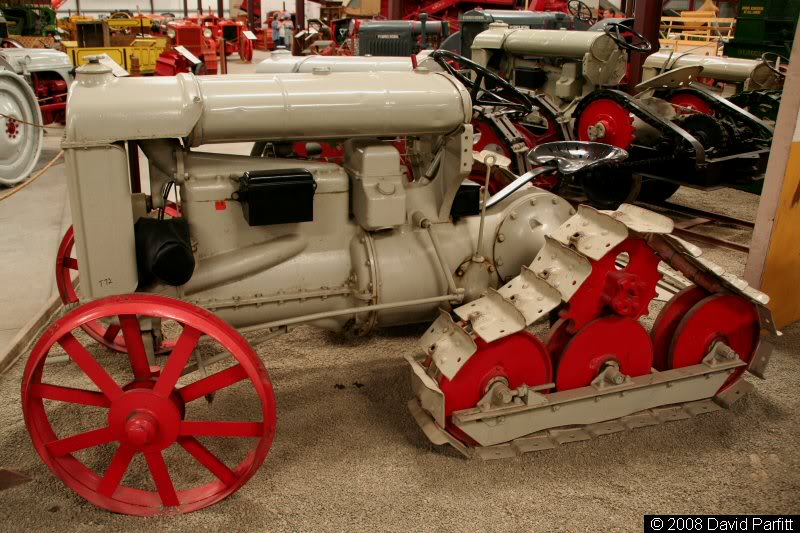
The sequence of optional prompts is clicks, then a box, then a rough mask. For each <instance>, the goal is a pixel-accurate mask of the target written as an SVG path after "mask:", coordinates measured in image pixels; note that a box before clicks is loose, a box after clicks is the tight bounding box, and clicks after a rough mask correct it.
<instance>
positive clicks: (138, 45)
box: [65, 37, 167, 74]
mask: <svg viewBox="0 0 800 533" xmlns="http://www.w3.org/2000/svg"><path fill="white" fill-rule="evenodd" d="M71 44H72V45H73V46H70V45H71ZM76 44H77V43H74V42H71V43H65V48H66V52H67V55H68V56H69V59H70V61H72V64H73V65H75V66H76V67H77V66H80V65H85V64H86V63H88V62H89V60H88V59H87V58H88V57H90V56H96V55H100V54H107V55H108V57H110V58H111V59H113V60H114V61H116V62H117V63H118V64H119V65H120V66H122V68H124V69H125V70H127V71H130V69H131V58H132V57H133V56H136V57H138V58H139V68H140V70H141V72H142V74H153V73H155V71H156V61H157V60H158V56H160V55H161V52H163V51H164V50H165V49H166V48H167V39H166V38H161V37H159V38H154V39H136V40H135V41H133V43H132V44H131V46H108V47H96V48H78V47H77V46H76Z"/></svg>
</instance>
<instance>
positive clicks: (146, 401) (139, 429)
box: [108, 388, 183, 451]
mask: <svg viewBox="0 0 800 533" xmlns="http://www.w3.org/2000/svg"><path fill="white" fill-rule="evenodd" d="M182 419H183V416H182V414H181V409H179V408H178V406H177V405H175V402H174V400H173V399H172V398H171V397H163V396H158V395H157V394H156V393H154V392H153V391H152V390H150V389H143V388H136V389H132V390H129V391H127V392H125V393H124V394H122V395H121V396H120V397H119V398H118V399H117V400H115V401H114V402H113V403H112V404H111V409H110V410H109V413H108V425H109V427H111V429H112V431H114V433H115V434H116V435H117V438H118V440H119V441H120V442H121V443H124V444H128V445H130V446H132V447H133V448H134V449H136V450H139V451H145V450H147V451H150V450H163V449H165V448H168V447H169V446H171V445H172V444H173V443H174V442H175V441H176V440H177V439H178V432H179V430H180V425H181V421H182Z"/></svg>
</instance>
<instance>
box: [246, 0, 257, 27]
mask: <svg viewBox="0 0 800 533" xmlns="http://www.w3.org/2000/svg"><path fill="white" fill-rule="evenodd" d="M255 4H256V3H255V1H254V0H247V29H248V30H250V31H252V32H254V31H256V23H255V13H253V11H255V9H256V5H255Z"/></svg>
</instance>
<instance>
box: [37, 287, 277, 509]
mask: <svg viewBox="0 0 800 533" xmlns="http://www.w3.org/2000/svg"><path fill="white" fill-rule="evenodd" d="M109 307H111V308H113V311H112V312H113V314H118V315H122V316H130V315H146V316H157V317H159V318H162V319H169V320H175V321H176V322H179V323H181V324H182V325H184V330H183V331H182V334H181V339H180V340H179V341H178V343H177V345H176V347H175V350H174V351H173V354H172V355H171V356H170V358H169V359H168V360H167V361H166V363H165V365H164V367H163V369H162V371H161V373H160V374H159V375H158V376H157V377H156V376H152V377H149V378H148V379H149V380H150V381H153V378H155V385H154V386H153V387H152V389H147V390H145V389H144V388H141V387H133V388H131V389H128V390H123V388H122V387H123V386H124V384H123V383H119V382H118V380H115V379H114V378H112V377H110V376H109V374H108V372H107V371H105V370H104V372H105V375H106V376H107V377H108V379H111V380H112V381H113V383H114V385H116V386H117V387H118V388H119V392H114V391H115V389H114V386H113V385H112V384H111V383H108V382H107V381H104V380H105V378H103V377H102V374H99V373H97V371H96V369H93V367H92V363H91V361H87V360H86V359H85V355H86V354H88V352H86V354H81V350H80V349H78V348H76V347H75V346H74V344H72V343H73V341H74V340H75V338H74V337H73V336H72V334H71V331H73V330H75V329H77V328H78V327H79V326H80V324H81V323H83V322H88V321H92V320H98V319H99V318H101V317H104V316H108V315H109V313H110V312H109V310H108V309H109ZM129 323H130V322H129V321H126V324H129ZM135 324H136V328H137V330H138V322H135ZM126 327H127V326H126ZM202 335H207V336H209V337H211V338H213V339H214V340H215V341H216V342H217V343H218V344H220V345H221V346H222V347H223V348H224V349H225V350H226V351H228V352H229V353H230V355H231V356H232V357H233V358H234V359H235V360H236V362H237V364H236V365H234V366H233V367H230V368H228V369H226V370H223V371H220V372H216V373H214V374H211V375H210V376H207V377H205V378H202V379H200V380H198V381H196V382H194V383H192V384H190V385H185V386H183V387H177V386H176V385H172V386H169V382H170V381H171V380H172V379H173V378H174V379H175V381H177V380H178V379H179V377H180V374H177V376H176V375H175V373H176V372H180V371H182V370H183V368H184V367H185V365H186V363H187V362H188V361H189V358H190V356H191V353H193V350H194V348H195V347H196V340H194V343H192V340H193V339H194V338H195V336H196V339H199V338H200V337H201V336H202ZM70 337H71V339H70ZM75 342H78V341H75ZM57 343H58V344H61V345H62V347H63V346H64V344H62V343H66V344H67V345H68V346H69V348H70V349H67V348H66V347H65V350H66V351H67V352H68V354H69V356H70V359H71V360H72V361H73V362H75V363H76V364H77V365H78V367H79V368H80V369H81V371H82V372H83V373H84V374H85V375H86V376H87V377H89V378H90V379H91V380H92V381H94V382H95V383H98V381H99V382H100V384H102V385H104V386H100V385H98V388H99V389H100V390H101V392H99V393H93V392H92V391H90V392H89V393H88V394H83V393H73V392H70V391H64V390H59V389H54V388H53V387H60V386H58V385H52V384H43V383H42V382H41V378H42V372H43V370H44V362H45V359H46V357H47V354H48V353H49V351H50V349H51V348H52V347H53V346H54V345H55V344H57ZM84 350H85V349H84ZM187 350H188V353H187ZM133 352H134V353H135V354H136V353H138V354H139V355H138V356H137V355H131V356H130V357H131V361H132V363H131V366H132V367H133V368H136V367H138V368H139V372H142V371H143V367H142V359H141V357H142V355H143V347H142V346H140V347H139V348H138V349H135V350H133ZM76 354H77V355H76ZM88 355H89V357H90V358H91V360H92V361H95V359H94V357H93V356H91V354H88ZM171 361H174V363H173V364H172V365H170V362H171ZM181 362H182V363H181ZM98 366H99V365H98ZM87 368H88V369H89V370H88V371H87ZM101 368H102V366H101ZM176 369H177V370H176ZM231 369H236V370H235V371H231ZM136 372H137V371H136V370H134V373H136ZM164 376H168V377H169V379H168V380H167V381H165V382H164V385H163V386H161V387H159V385H158V383H159V382H160V381H161V380H162V378H164ZM138 377H141V376H138ZM138 377H137V378H135V379H134V381H135V382H137V383H143V382H144V381H142V380H140V379H138ZM244 380H249V382H250V385H252V387H253V388H254V389H255V391H256V393H257V394H258V398H259V402H260V406H261V411H262V420H261V421H258V422H252V421H249V422H242V423H239V422H230V423H229V424H234V425H225V424H226V423H227V422H226V423H223V422H221V421H211V422H199V421H195V420H185V419H184V418H181V419H180V421H179V426H178V427H177V428H175V436H174V437H173V436H170V435H171V434H170V433H169V432H170V431H172V430H171V429H169V428H168V427H167V426H166V425H164V426H163V427H162V426H161V425H158V430H159V431H160V432H161V433H159V437H158V438H162V439H166V440H163V441H157V442H152V439H151V441H148V442H147V443H145V444H144V445H143V447H142V446H139V445H135V444H132V441H131V438H132V437H131V436H130V435H131V431H130V429H129V428H128V425H129V423H130V421H131V420H136V421H138V419H139V417H140V411H142V410H141V409H139V410H137V411H136V412H133V411H131V412H132V413H133V414H131V416H130V417H127V418H124V424H123V428H124V431H125V432H126V433H125V434H124V436H122V437H121V436H120V435H121V434H120V432H119V431H120V428H119V424H118V420H115V418H116V419H119V416H118V413H117V412H115V409H117V410H118V411H119V412H120V413H123V414H124V413H126V412H127V411H126V409H128V406H127V405H125V404H120V403H119V402H122V401H123V400H124V401H126V402H127V403H131V402H134V403H135V402H139V403H143V399H144V398H145V397H147V398H151V397H154V396H159V397H162V396H163V395H164V391H165V390H167V391H168V392H167V396H166V399H164V397H162V398H161V399H162V400H163V402H166V403H165V405H168V404H169V402H167V400H169V401H170V402H171V401H172V392H169V391H173V392H174V391H177V392H176V393H177V394H179V395H180V396H181V397H182V398H183V401H184V403H185V404H188V403H190V402H192V401H195V400H197V399H198V398H201V397H203V396H205V394H204V392H205V391H206V390H208V392H215V391H218V390H222V389H224V388H226V387H228V386H231V385H233V384H235V383H239V382H240V381H244ZM196 383H201V385H195V384H196ZM43 385H44V386H43ZM129 385H130V384H129ZM187 387H194V388H190V389H189V391H186V390H185V389H187ZM62 389H63V387H62ZM72 390H73V391H74V390H75V389H72ZM106 390H108V391H112V392H110V393H106V392H103V391H106ZM64 394H72V395H73V396H72V398H73V401H67V400H64V399H63V398H64V396H63V395H64ZM54 396H57V397H55V398H54ZM58 396H60V397H58ZM132 397H133V400H132V399H131V398H132ZM45 399H48V400H60V401H61V402H62V403H70V404H83V405H95V406H101V407H103V406H104V405H106V404H107V405H109V407H108V418H109V421H108V424H107V425H106V426H105V429H103V428H98V430H92V431H88V432H86V431H84V432H81V433H78V434H76V435H77V436H78V437H79V440H81V444H80V446H81V448H79V449H74V450H71V448H72V447H73V446H76V445H78V444H76V442H77V441H76V435H69V436H61V437H59V436H58V435H56V432H55V430H54V429H53V426H52V424H51V420H50V417H49V416H48V414H47V411H46V408H45V406H44V400H45ZM153 401H155V400H153ZM86 402H94V403H86ZM22 403H23V413H24V416H25V423H26V426H27V428H28V431H29V433H30V435H31V440H32V441H33V444H34V447H35V448H36V451H37V453H38V454H39V456H40V457H41V458H42V460H43V461H44V462H45V464H47V466H48V467H49V468H50V469H51V471H53V473H55V474H56V475H57V476H58V477H59V478H60V479H61V480H62V481H63V482H64V483H65V484H66V485H67V486H69V487H70V488H71V489H72V490H74V491H75V492H77V493H78V494H80V495H81V496H82V497H84V498H85V499H87V500H88V501H90V502H91V503H93V504H94V505H97V506H99V507H102V508H105V509H108V510H110V511H114V512H119V513H125V514H134V515H142V516H151V515H158V514H164V513H174V512H191V511H195V510H198V509H202V508H204V507H207V506H208V505H211V504H213V503H216V502H217V501H219V500H221V499H223V498H225V497H227V496H229V495H230V494H232V493H234V492H236V491H237V490H238V489H239V488H241V487H242V486H243V485H244V484H245V483H246V482H247V480H248V479H249V478H250V477H252V475H253V474H254V473H255V472H256V471H257V470H258V468H259V467H260V465H261V464H262V463H263V461H264V460H265V459H266V456H267V454H268V452H269V449H270V447H271V445H272V441H273V438H274V434H275V419H276V418H275V400H274V393H273V390H272V384H271V382H270V380H269V375H268V374H267V371H266V368H265V367H264V365H263V363H262V362H261V360H260V359H259V358H258V357H257V355H256V354H255V352H254V351H253V349H252V347H250V345H249V344H248V343H247V341H246V340H245V339H244V338H243V337H242V336H241V335H240V334H239V333H238V332H237V331H236V330H235V329H233V328H232V327H231V326H229V325H228V324H227V323H225V322H224V321H223V320H221V319H220V318H218V317H217V316H215V315H213V314H212V313H210V312H208V311H205V310H204V309H201V308H199V307H196V306H194V305H191V304H188V303H185V302H181V301H179V300H174V299H171V298H166V297H163V296H155V295H129V296H114V297H109V298H104V299H101V300H97V301H94V302H91V303H89V304H86V305H84V306H81V307H79V308H77V309H75V310H74V311H72V312H71V313H69V314H67V315H65V316H64V317H63V318H61V319H60V320H58V321H57V322H55V323H54V324H53V325H52V326H51V327H50V328H48V329H47V331H46V332H45V333H44V334H43V335H42V337H41V338H40V340H39V341H38V342H37V344H36V346H35V347H34V349H33V351H32V352H31V357H30V359H29V361H28V364H27V366H26V368H25V374H24V377H23V382H22ZM117 406H120V407H119V408H118V407H117ZM137 409H138V408H137ZM151 414H152V413H151ZM170 416H171V417H172V419H174V417H175V414H174V413H172V412H171V411H170V409H166V411H165V413H164V414H163V415H162V414H157V420H156V422H157V424H161V423H162V422H165V421H169V420H168V419H170ZM183 416H184V415H183V414H181V417H183ZM159 417H160V418H159ZM162 419H163V420H162ZM212 426H213V427H212ZM101 429H103V431H100V430H101ZM212 431H216V432H217V433H209V432H212ZM225 432H229V433H230V432H233V433H235V435H234V434H229V433H225ZM164 435H166V437H165V436H164ZM202 435H212V436H230V437H232V438H244V439H254V438H257V439H258V442H257V444H256V446H255V447H253V448H252V449H251V450H250V451H249V452H248V453H247V455H246V456H245V457H244V459H242V460H241V462H240V463H239V464H238V465H237V466H236V467H233V468H230V467H227V466H226V465H224V463H222V464H223V465H224V466H225V468H227V471H226V470H225V469H223V468H222V467H220V466H219V465H217V464H215V463H214V461H213V459H217V460H218V461H219V459H218V458H216V457H215V456H214V455H213V453H211V452H209V451H208V450H207V449H205V451H204V448H205V447H204V446H203V445H202V443H200V441H199V440H197V439H196V437H197V436H202ZM70 439H72V440H70ZM87 442H90V443H93V444H90V445H89V446H84V444H86V443H87ZM114 442H116V443H117V444H118V447H117V450H116V451H115V452H114V459H113V460H112V462H111V465H110V466H109V468H108V469H107V470H106V473H105V474H103V475H102V476H101V474H98V473H97V472H95V471H93V470H92V469H90V468H89V467H87V466H86V465H84V464H83V463H82V462H81V461H80V460H79V459H77V458H75V457H74V456H73V453H76V452H77V451H79V450H82V449H90V448H95V447H97V446H99V445H102V444H105V443H114ZM167 442H168V443H169V444H168V445H166V446H165V447H161V446H163V445H164V444H165V443H167ZM198 443H199V445H198ZM175 445H179V446H181V447H182V448H184V450H185V451H186V452H187V453H189V454H190V455H192V456H193V457H194V458H195V460H196V462H198V463H200V466H201V468H205V469H206V470H208V471H209V472H211V474H213V475H214V476H215V478H216V479H215V480H214V481H212V482H211V483H207V484H204V485H200V486H193V487H191V488H188V489H183V490H180V489H177V488H174V487H173V489H172V490H173V491H174V497H175V498H177V500H175V501H176V502H177V505H174V502H171V501H170V497H169V490H168V488H165V487H167V482H166V481H164V479H163V472H166V475H167V480H168V481H169V486H172V480H171V478H170V476H169V469H168V466H166V464H165V463H164V459H163V455H162V452H163V451H165V450H166V449H168V448H170V447H172V446H175ZM126 447H127V449H126V450H123V448H126ZM131 448H133V452H131V450H130V449H131ZM190 448H191V450H190ZM64 450H67V452H66V453H63V452H64ZM70 450H71V451H70ZM156 452H157V453H156ZM129 453H132V454H131V457H130V458H128V457H127V455H128V454H129ZM140 453H143V454H145V455H146V457H147V463H148V467H149V470H150V475H151V479H152V480H153V482H154V484H155V485H156V488H157V490H156V491H148V490H143V489H138V488H134V487H128V486H124V485H123V484H122V482H123V481H124V475H125V473H126V472H127V469H128V467H129V465H130V459H131V458H132V457H134V456H136V455H138V454H140ZM208 454H210V455H211V457H212V458H213V459H212V458H209V455H208ZM148 456H152V461H153V462H154V463H156V465H155V467H154V466H152V465H151V464H150V462H151V457H148ZM200 457H204V458H205V460H206V462H204V461H203V460H201V459H200ZM126 459H127V462H125V461H126ZM117 462H118V463H119V465H117V466H118V467H119V468H122V467H124V470H123V471H122V474H121V475H122V479H120V480H119V481H118V482H117V483H118V484H117V485H116V486H115V488H114V487H112V489H113V490H112V491H111V493H110V494H108V491H107V490H106V489H104V488H103V486H102V484H103V479H105V478H104V477H103V476H107V475H110V476H112V477H115V476H116V475H117V473H118V472H117V471H114V473H113V474H109V470H111V469H112V468H114V467H113V465H114V463H117ZM159 462H160V463H161V464H162V465H164V466H163V468H162V467H160V466H159V464H158V463H159ZM209 464H211V465H212V466H209ZM215 470H216V471H215ZM157 471H158V473H157ZM159 475H161V477H162V481H161V482H159V481H158V480H157V479H156V477H158V476H159ZM162 490H163V492H162ZM101 491H102V492H101ZM165 504H166V505H165Z"/></svg>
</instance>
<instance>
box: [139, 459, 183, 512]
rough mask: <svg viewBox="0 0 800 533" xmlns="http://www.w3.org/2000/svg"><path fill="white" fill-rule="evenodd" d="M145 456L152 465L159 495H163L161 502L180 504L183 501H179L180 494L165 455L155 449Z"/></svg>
mask: <svg viewBox="0 0 800 533" xmlns="http://www.w3.org/2000/svg"><path fill="white" fill-rule="evenodd" d="M144 457H145V459H147V466H148V467H150V475H152V476H153V481H154V482H155V484H156V488H157V489H158V495H159V496H160V497H161V503H163V504H164V505H165V506H168V507H177V506H178V505H180V503H181V502H180V501H178V494H177V493H176V492H175V486H174V485H173V484H172V478H171V477H170V475H169V469H168V468H167V463H165V462H164V456H163V455H161V452H160V451H154V452H149V453H146V454H144Z"/></svg>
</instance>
